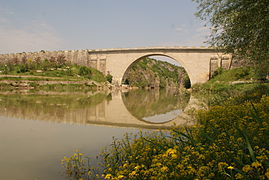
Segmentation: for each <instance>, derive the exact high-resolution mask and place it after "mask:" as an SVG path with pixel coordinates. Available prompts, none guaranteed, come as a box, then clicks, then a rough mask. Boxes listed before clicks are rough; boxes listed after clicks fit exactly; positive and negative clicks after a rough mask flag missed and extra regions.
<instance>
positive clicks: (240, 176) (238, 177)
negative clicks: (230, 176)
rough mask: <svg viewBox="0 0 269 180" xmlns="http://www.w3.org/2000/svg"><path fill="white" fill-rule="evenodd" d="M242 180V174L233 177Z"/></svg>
mask: <svg viewBox="0 0 269 180" xmlns="http://www.w3.org/2000/svg"><path fill="white" fill-rule="evenodd" d="M243 178H244V176H243V175H242V174H240V173H237V174H236V175H235V179H243Z"/></svg>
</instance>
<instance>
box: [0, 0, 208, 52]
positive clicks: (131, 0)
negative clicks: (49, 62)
mask: <svg viewBox="0 0 269 180" xmlns="http://www.w3.org/2000/svg"><path fill="white" fill-rule="evenodd" d="M196 5H197V4H195V3H194V2H192V0H0V53H1V54H3V53H16V52H34V51H40V50H77V49H104V48H132V47H154V46H207V44H206V43H204V42H205V41H206V37H207V36H208V34H209V30H208V29H207V28H206V27H204V26H203V24H204V22H201V21H200V20H199V19H198V18H197V17H196V16H195V15H194V13H195V12H196Z"/></svg>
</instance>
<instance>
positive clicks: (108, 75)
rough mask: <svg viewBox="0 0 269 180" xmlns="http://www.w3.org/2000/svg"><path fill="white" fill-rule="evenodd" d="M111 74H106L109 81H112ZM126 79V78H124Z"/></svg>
mask: <svg viewBox="0 0 269 180" xmlns="http://www.w3.org/2000/svg"><path fill="white" fill-rule="evenodd" d="M112 79H113V76H112V75H111V74H107V75H106V80H107V81H108V82H110V83H112ZM126 80H127V79H126Z"/></svg>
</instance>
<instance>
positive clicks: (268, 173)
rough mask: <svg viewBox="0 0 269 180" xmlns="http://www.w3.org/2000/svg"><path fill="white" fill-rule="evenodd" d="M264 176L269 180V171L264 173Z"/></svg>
mask: <svg viewBox="0 0 269 180" xmlns="http://www.w3.org/2000/svg"><path fill="white" fill-rule="evenodd" d="M265 176H266V177H267V178H268V179H269V171H267V172H266V173H265Z"/></svg>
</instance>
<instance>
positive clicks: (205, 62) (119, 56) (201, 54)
mask: <svg viewBox="0 0 269 180" xmlns="http://www.w3.org/2000/svg"><path fill="white" fill-rule="evenodd" d="M206 50H207V49H206ZM151 55H161V56H166V57H170V58H172V59H174V60H176V61H177V62H179V63H180V64H181V65H182V66H183V67H184V68H185V70H186V72H187V73H188V75H189V78H190V81H191V84H196V83H203V82H206V81H207V80H208V79H209V74H210V60H211V58H212V57H213V56H216V55H217V56H218V54H217V52H215V51H213V50H211V51H209V52H208V51H203V49H202V50H200V49H199V50H197V51H194V52H193V51H175V50H173V51H171V50H169V49H168V50H158V51H156V50H155V49H154V51H153V50H147V51H146V50H136V51H131V52H117V53H116V52H113V53H107V54H106V67H107V71H108V72H109V73H110V74H111V75H112V76H113V81H114V83H115V84H121V82H122V78H123V75H124V73H125V72H126V70H127V69H128V67H129V66H130V65H131V64H132V63H134V62H135V61H137V60H138V59H140V58H141V57H145V56H151Z"/></svg>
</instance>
